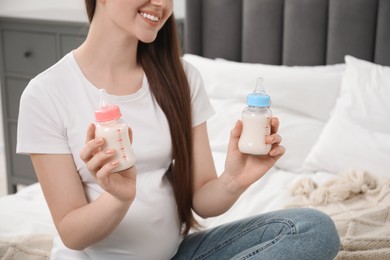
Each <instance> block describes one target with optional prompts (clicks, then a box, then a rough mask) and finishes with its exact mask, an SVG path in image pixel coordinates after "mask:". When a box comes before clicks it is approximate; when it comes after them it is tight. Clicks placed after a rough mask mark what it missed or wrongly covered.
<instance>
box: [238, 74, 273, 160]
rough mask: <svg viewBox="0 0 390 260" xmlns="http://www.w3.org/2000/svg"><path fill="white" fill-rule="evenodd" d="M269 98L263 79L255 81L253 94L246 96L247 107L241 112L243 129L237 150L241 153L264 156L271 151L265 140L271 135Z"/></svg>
mask: <svg viewBox="0 0 390 260" xmlns="http://www.w3.org/2000/svg"><path fill="white" fill-rule="evenodd" d="M270 104H271V99H270V96H269V95H267V94H266V93H265V90H264V87H263V79H262V78H258V79H257V85H256V88H255V90H254V91H253V93H251V94H249V95H248V96H247V107H245V108H244V110H243V111H242V123H243V129H242V133H241V137H240V140H239V142H238V149H239V150H240V152H242V153H246V154H253V155H265V154H268V153H269V151H270V150H271V144H266V143H265V139H266V137H267V136H268V135H270V134H271V117H272V112H271V109H270V108H269V107H270Z"/></svg>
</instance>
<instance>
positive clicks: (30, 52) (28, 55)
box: [23, 51, 33, 58]
mask: <svg viewBox="0 0 390 260" xmlns="http://www.w3.org/2000/svg"><path fill="white" fill-rule="evenodd" d="M32 54H33V53H32V51H25V52H24V53H23V56H24V57H25V58H30V57H31V56H32Z"/></svg>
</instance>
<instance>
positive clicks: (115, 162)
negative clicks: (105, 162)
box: [110, 160, 119, 166]
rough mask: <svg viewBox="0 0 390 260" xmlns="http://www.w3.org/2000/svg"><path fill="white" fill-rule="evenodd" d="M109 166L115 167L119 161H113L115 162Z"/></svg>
mask: <svg viewBox="0 0 390 260" xmlns="http://www.w3.org/2000/svg"><path fill="white" fill-rule="evenodd" d="M110 164H111V166H117V165H118V164H119V161H118V160H115V161H112V162H111V163H110Z"/></svg>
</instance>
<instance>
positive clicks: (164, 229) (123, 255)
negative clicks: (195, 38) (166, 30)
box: [17, 52, 214, 260]
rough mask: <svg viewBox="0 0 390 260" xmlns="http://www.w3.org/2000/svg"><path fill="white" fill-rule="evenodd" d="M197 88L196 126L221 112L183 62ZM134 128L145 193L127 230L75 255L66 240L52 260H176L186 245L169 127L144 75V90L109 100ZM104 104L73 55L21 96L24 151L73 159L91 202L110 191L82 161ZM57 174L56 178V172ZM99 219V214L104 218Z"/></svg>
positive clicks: (58, 244) (20, 139) (34, 81)
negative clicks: (169, 174) (172, 177)
mask: <svg viewBox="0 0 390 260" xmlns="http://www.w3.org/2000/svg"><path fill="white" fill-rule="evenodd" d="M183 64H184V68H185V71H186V74H187V77H188V80H189V83H190V88H191V105H192V125H193V126H197V125H199V124H201V123H203V122H205V121H206V120H207V119H208V118H209V117H210V116H211V115H212V114H213V113H214V110H213V109H212V107H211V105H210V102H209V100H208V97H207V94H206V92H205V90H204V86H203V81H202V79H201V76H200V75H199V72H198V71H197V70H196V69H195V68H194V67H193V66H191V65H190V64H188V63H186V62H185V61H183ZM108 97H109V98H108V101H109V102H110V103H112V104H117V105H119V106H120V109H121V112H122V118H123V120H124V121H125V122H126V123H127V124H128V125H129V126H130V127H131V128H132V131H133V144H132V145H133V149H134V152H135V154H136V158H137V162H136V166H137V172H138V175H137V193H136V194H137V195H136V198H135V200H134V202H133V204H132V205H131V207H130V209H129V211H128V213H127V215H126V216H125V218H124V219H123V221H122V222H121V223H120V224H119V226H118V227H117V228H116V229H115V230H114V231H113V232H112V233H111V234H110V235H109V236H108V237H107V238H105V239H104V240H102V241H100V242H98V243H96V244H94V245H92V246H90V247H88V248H86V249H85V250H84V251H73V250H70V249H67V248H66V247H65V246H64V245H63V244H62V242H61V239H60V238H59V236H57V237H56V238H55V240H54V248H53V250H52V259H104V260H106V259H137V260H140V259H170V258H171V256H173V255H174V254H175V252H176V250H177V248H178V245H179V243H180V241H181V238H180V230H181V228H180V223H179V220H178V216H177V209H176V208H177V207H176V201H175V198H174V195H173V191H172V187H171V185H170V183H169V182H168V180H167V178H166V176H165V172H166V171H167V169H168V167H169V165H170V163H171V161H172V145H171V136H170V131H169V126H168V121H167V119H166V117H165V114H164V113H163V111H162V110H161V108H160V106H159V105H158V104H157V102H156V101H155V99H154V98H153V95H152V93H151V92H150V89H149V84H148V81H147V79H146V77H144V80H143V84H142V87H141V89H140V90H138V91H137V92H136V93H134V94H131V95H126V96H113V95H108ZM98 105H99V90H98V89H97V88H96V87H95V86H93V85H92V84H91V83H90V82H89V81H88V80H87V79H86V78H85V76H84V75H83V73H82V72H81V70H80V68H79V66H78V64H77V63H76V60H75V58H74V55H73V52H70V53H68V54H67V55H66V56H65V57H64V58H62V59H61V60H60V61H59V62H58V63H56V64H55V65H53V66H52V67H51V68H49V69H47V70H46V71H44V72H43V73H41V74H39V75H38V76H37V77H35V78H34V79H32V80H31V81H30V83H29V84H28V86H27V87H26V89H25V90H24V92H23V95H22V98H21V105H20V112H19V121H18V140H17V152H18V153H51V154H72V155H73V158H74V161H75V164H76V167H77V170H78V173H79V175H80V177H81V180H82V182H83V185H84V189H85V194H86V196H87V198H88V200H89V201H93V200H95V199H96V198H97V197H98V196H99V195H100V194H101V193H102V192H103V190H102V189H101V188H100V186H99V185H98V184H97V183H96V182H95V180H94V178H93V177H92V176H91V174H90V173H89V172H88V169H87V168H86V165H85V163H84V162H83V161H82V160H81V159H80V157H79V154H80V150H81V149H82V147H83V146H84V143H85V136H86V132H87V128H88V126H89V124H91V123H92V122H94V110H95V109H96V108H97V107H98ZM51 174H56V172H55V169H53V172H52V173H51ZM96 217H97V218H98V217H99V216H96Z"/></svg>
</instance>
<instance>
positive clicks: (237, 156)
mask: <svg viewBox="0 0 390 260" xmlns="http://www.w3.org/2000/svg"><path fill="white" fill-rule="evenodd" d="M278 128H279V120H278V118H276V117H273V118H272V119H271V135H269V136H268V137H267V138H266V143H268V144H272V148H271V150H270V152H269V153H268V154H267V155H250V154H244V153H241V152H240V150H239V149H238V141H239V139H240V136H241V132H242V122H241V121H238V122H237V123H236V125H235V127H234V129H233V130H232V131H231V133H230V141H229V147H228V152H227V157H226V162H225V173H224V174H226V175H225V177H227V178H228V179H229V181H230V182H232V183H231V185H229V186H230V187H231V188H233V189H235V190H236V191H240V190H241V191H242V190H245V189H247V188H248V187H249V186H250V185H251V184H253V183H254V182H255V181H257V180H259V179H260V178H261V177H262V176H263V175H264V174H266V173H267V172H268V170H269V169H270V168H271V167H272V166H274V164H275V163H276V161H277V160H278V159H279V158H280V157H281V156H282V155H283V154H284V153H285V148H284V147H283V146H281V145H280V142H281V141H282V138H281V136H280V135H279V134H277V132H278Z"/></svg>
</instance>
